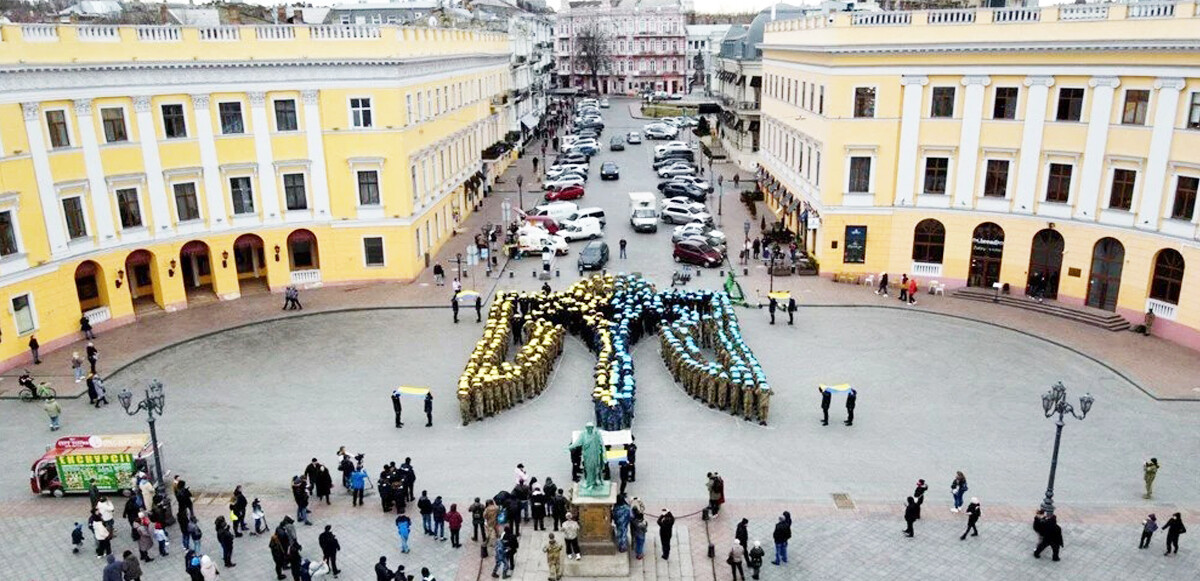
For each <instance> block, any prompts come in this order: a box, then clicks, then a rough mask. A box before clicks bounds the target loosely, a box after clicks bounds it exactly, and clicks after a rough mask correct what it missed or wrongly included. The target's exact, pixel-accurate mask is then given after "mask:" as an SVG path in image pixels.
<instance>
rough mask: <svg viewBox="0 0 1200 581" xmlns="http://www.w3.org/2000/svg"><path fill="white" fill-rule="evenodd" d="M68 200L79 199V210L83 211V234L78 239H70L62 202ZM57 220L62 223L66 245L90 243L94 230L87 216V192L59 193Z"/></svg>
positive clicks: (83, 190) (69, 190) (71, 189)
mask: <svg viewBox="0 0 1200 581" xmlns="http://www.w3.org/2000/svg"><path fill="white" fill-rule="evenodd" d="M70 198H79V208H80V209H81V210H82V211H83V229H84V234H83V236H80V237H79V238H71V232H70V228H69V227H68V226H67V210H66V208H64V207H63V202H64V201H66V200H68V199H70ZM58 219H59V220H61V221H62V227H63V234H65V235H66V236H67V244H68V245H70V244H80V243H86V242H91V240H92V236H93V232H95V228H94V227H93V226H92V218H91V217H90V216H88V192H87V190H85V189H82V188H70V189H68V190H65V191H61V192H59V194H58Z"/></svg>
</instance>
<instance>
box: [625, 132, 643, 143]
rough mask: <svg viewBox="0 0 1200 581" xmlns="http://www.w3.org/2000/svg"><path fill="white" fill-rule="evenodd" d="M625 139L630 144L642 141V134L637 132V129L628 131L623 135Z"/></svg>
mask: <svg viewBox="0 0 1200 581" xmlns="http://www.w3.org/2000/svg"><path fill="white" fill-rule="evenodd" d="M625 139H627V140H628V141H629V143H630V144H634V143H641V142H642V134H641V133H638V132H637V131H630V132H629V135H626V136H625Z"/></svg>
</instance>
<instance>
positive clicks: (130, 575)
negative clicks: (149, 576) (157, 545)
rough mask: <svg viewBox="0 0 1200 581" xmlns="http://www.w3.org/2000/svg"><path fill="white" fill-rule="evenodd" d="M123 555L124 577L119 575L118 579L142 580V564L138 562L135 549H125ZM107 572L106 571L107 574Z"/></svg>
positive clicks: (126, 580)
mask: <svg viewBox="0 0 1200 581" xmlns="http://www.w3.org/2000/svg"><path fill="white" fill-rule="evenodd" d="M121 556H122V559H121V573H122V574H123V575H124V577H118V579H124V581H142V564H141V563H140V562H138V559H137V557H135V556H133V551H125V552H124V553H122V555H121ZM106 571H107V568H106ZM107 574H108V573H107V572H106V573H105V575H107ZM105 579H107V577H105Z"/></svg>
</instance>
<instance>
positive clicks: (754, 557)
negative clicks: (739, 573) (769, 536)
mask: <svg viewBox="0 0 1200 581" xmlns="http://www.w3.org/2000/svg"><path fill="white" fill-rule="evenodd" d="M765 554H766V553H765V552H764V551H763V548H762V543H760V542H758V541H754V546H753V547H751V549H750V552H749V553H748V554H747V556H746V564H747V565H749V566H750V573H751V574H750V577H751V578H753V579H758V573H759V571H761V570H762V565H763V555H765Z"/></svg>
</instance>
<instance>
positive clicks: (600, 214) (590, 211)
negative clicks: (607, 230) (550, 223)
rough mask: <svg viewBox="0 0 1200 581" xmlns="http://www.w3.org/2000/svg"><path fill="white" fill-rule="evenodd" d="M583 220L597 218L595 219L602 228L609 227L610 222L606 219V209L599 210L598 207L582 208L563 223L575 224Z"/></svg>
mask: <svg viewBox="0 0 1200 581" xmlns="http://www.w3.org/2000/svg"><path fill="white" fill-rule="evenodd" d="M583 218H595V219H597V220H599V221H600V227H601V228H603V227H604V226H607V225H608V221H607V220H606V219H605V217H604V209H603V208H597V207H591V208H580V209H579V210H577V211H576V212H575V213H574V214H571V215H570V216H567V218H566V219H565V220H563V221H562V222H563V223H564V224H566V223H570V222H574V221H576V220H581V219H583Z"/></svg>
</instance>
